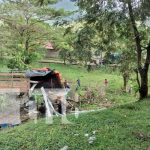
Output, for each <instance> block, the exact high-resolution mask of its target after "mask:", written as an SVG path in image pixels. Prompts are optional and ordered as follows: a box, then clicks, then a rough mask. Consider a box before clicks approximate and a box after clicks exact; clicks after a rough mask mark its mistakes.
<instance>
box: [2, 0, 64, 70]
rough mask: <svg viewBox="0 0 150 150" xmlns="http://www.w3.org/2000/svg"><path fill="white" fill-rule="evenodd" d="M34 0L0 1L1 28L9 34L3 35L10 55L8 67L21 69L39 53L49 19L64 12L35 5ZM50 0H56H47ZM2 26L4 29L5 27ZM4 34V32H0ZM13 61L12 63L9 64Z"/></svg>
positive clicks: (47, 38)
mask: <svg viewBox="0 0 150 150" xmlns="http://www.w3.org/2000/svg"><path fill="white" fill-rule="evenodd" d="M37 2H38V1H36V0H35V1H33V0H23V1H22V0H16V1H11V0H6V1H5V2H4V3H2V4H1V5H0V6H1V11H0V12H1V13H0V19H1V20H2V21H3V22H4V25H5V27H4V28H5V29H6V30H8V31H9V38H5V43H7V44H6V45H5V47H7V49H10V50H9V55H10V56H11V59H10V62H9V65H8V66H9V67H11V68H12V67H13V68H19V69H24V68H26V67H28V65H29V64H31V62H32V61H34V58H36V56H39V53H38V51H40V50H42V46H43V45H44V42H45V41H47V40H49V36H50V34H51V33H50V30H49V29H50V25H48V24H47V23H46V22H45V21H49V22H50V21H51V20H54V19H56V18H57V17H60V16H62V15H66V13H65V11H64V10H62V9H61V10H56V9H54V8H51V7H49V5H47V3H46V5H44V6H41V7H39V6H38V5H37V4H38V3H37ZM47 2H49V3H50V4H54V3H55V2H57V1H54V0H49V1H47ZM6 30H5V31H6ZM3 35H4V33H3ZM12 64H13V65H12Z"/></svg>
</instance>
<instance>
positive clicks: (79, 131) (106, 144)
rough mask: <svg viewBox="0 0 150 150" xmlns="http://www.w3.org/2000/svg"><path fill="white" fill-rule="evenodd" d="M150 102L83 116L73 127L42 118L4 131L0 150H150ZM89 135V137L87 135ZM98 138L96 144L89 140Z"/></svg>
mask: <svg viewBox="0 0 150 150" xmlns="http://www.w3.org/2000/svg"><path fill="white" fill-rule="evenodd" d="M149 107H150V99H147V100H145V101H142V102H136V103H132V104H130V105H129V104H128V105H124V106H120V107H116V108H111V109H107V110H103V111H99V112H92V113H86V114H80V115H79V118H78V119H76V118H75V117H74V115H69V116H68V118H69V121H71V122H72V123H73V124H70V125H64V124H61V123H60V119H59V118H55V119H54V124H52V125H48V124H45V120H44V119H41V120H39V121H38V123H37V124H34V123H33V122H32V121H31V122H29V123H26V124H24V125H21V126H19V127H15V128H13V129H6V130H3V131H1V132H0V150H33V149H34V150H59V149H60V148H62V147H64V146H65V145H66V146H68V150H150V117H149V113H150V110H149ZM85 134H88V135H86V136H85ZM90 137H94V139H95V140H94V141H93V143H92V144H89V142H88V139H89V138H90Z"/></svg>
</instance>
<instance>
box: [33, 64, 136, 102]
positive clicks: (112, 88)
mask: <svg viewBox="0 0 150 150" xmlns="http://www.w3.org/2000/svg"><path fill="white" fill-rule="evenodd" d="M39 66H40V67H50V68H52V69H56V70H58V71H59V72H60V73H61V74H62V77H63V78H64V79H67V80H68V81H69V82H71V84H74V85H75V84H76V80H77V79H78V78H79V79H80V80H81V86H82V87H90V88H102V87H103V86H104V79H107V80H108V82H109V86H108V88H107V91H106V98H107V99H108V100H110V101H112V102H114V103H116V104H124V103H128V102H133V101H136V98H135V97H134V94H128V93H123V92H122V90H121V87H122V86H123V79H122V76H121V75H120V74H119V72H117V71H116V72H113V71H111V70H110V69H108V68H100V69H97V70H94V71H91V72H87V70H86V69H85V68H83V67H81V66H75V65H63V64H53V63H51V64H34V67H39ZM133 93H134V91H133Z"/></svg>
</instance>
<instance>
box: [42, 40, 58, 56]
mask: <svg viewBox="0 0 150 150" xmlns="http://www.w3.org/2000/svg"><path fill="white" fill-rule="evenodd" d="M44 48H45V49H46V54H45V57H46V58H58V57H59V50H57V49H55V48H54V45H53V44H52V43H51V42H47V43H46V44H45V46H44Z"/></svg>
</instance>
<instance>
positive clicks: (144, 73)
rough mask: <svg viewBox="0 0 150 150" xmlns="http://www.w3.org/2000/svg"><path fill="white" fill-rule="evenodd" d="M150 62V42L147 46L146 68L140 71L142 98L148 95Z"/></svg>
mask: <svg viewBox="0 0 150 150" xmlns="http://www.w3.org/2000/svg"><path fill="white" fill-rule="evenodd" d="M149 64H150V43H149V45H148V47H147V54H146V60H145V64H144V68H143V69H141V70H140V71H139V72H140V76H141V87H140V89H139V92H140V99H144V98H146V97H147V96H148V70H149Z"/></svg>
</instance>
